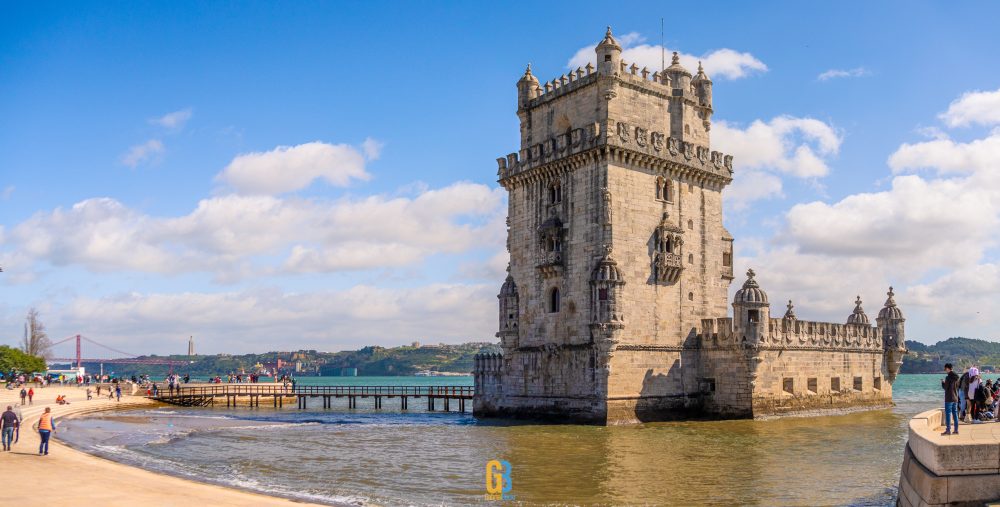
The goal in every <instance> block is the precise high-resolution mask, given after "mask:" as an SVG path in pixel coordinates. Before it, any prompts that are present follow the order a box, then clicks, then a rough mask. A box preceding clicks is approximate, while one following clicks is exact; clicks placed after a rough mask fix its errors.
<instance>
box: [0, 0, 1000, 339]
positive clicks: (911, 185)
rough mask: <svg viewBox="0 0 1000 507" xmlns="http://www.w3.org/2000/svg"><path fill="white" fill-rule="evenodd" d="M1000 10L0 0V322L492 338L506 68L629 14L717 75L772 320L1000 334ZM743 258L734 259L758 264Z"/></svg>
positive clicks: (633, 29) (509, 119)
mask: <svg viewBox="0 0 1000 507" xmlns="http://www.w3.org/2000/svg"><path fill="white" fill-rule="evenodd" d="M997 10H1000V8H998V7H997V6H996V5H995V4H987V3H967V4H961V5H958V6H956V5H944V4H940V3H937V4H935V3H930V2H928V3H915V2H879V3H868V2H856V3H851V2H846V3H845V2H838V3H827V4H818V3H791V2H780V3H779V2H775V3H753V4H750V3H744V2H733V3H712V4H705V5H703V4H691V6H688V5H687V4H680V3H677V4H665V3H662V2H649V3H643V2H628V3H623V4H621V5H616V6H615V7H613V8H611V7H609V5H608V4H607V3H599V2H570V3H558V2H550V3H541V4H540V3H536V2H532V3H489V4H488V3H467V2H454V3H430V2H427V3H416V2H408V3H404V2H399V3H378V2H366V3H343V4H337V3H309V2H295V3H287V2H286V3H263V2H259V3H229V4H222V3H188V2H171V3H164V2H158V3H152V2H150V3H142V2H130V3H89V2H77V3H72V4H70V3H57V4H45V5H38V4H35V3H27V2H24V3H7V4H5V7H4V12H5V15H4V16H3V17H2V19H0V117H2V118H4V120H5V121H4V127H3V128H0V210H2V214H0V265H2V266H3V268H4V271H5V273H4V274H3V275H0V342H4V343H9V342H13V341H15V340H16V339H17V338H18V337H19V336H20V334H21V329H22V323H23V316H24V314H25V313H26V311H27V309H28V308H29V307H31V306H35V307H38V308H39V309H40V310H41V312H42V316H43V319H44V320H45V322H46V323H47V325H48V326H49V329H50V332H51V334H52V335H53V336H54V337H56V338H61V337H63V336H67V335H70V334H75V333H83V334H85V335H87V336H90V337H91V338H93V339H96V340H98V341H103V342H105V343H108V344H109V345H113V346H116V347H118V348H124V349H126V350H130V351H136V352H159V353H169V352H182V351H183V350H184V347H185V344H186V337H187V336H188V335H192V334H193V335H195V337H196V341H198V343H199V349H200V351H202V352H206V353H209V352H222V351H233V352H240V351H264V350H271V349H290V348H300V347H302V348H318V349H323V350H338V349H343V348H353V347H357V346H361V345H365V344H369V343H381V344H384V345H395V344H400V343H409V342H410V341H414V340H419V341H423V342H439V341H444V342H460V341H466V340H488V339H492V333H493V332H494V329H493V328H494V327H495V320H496V318H495V304H496V299H495V293H496V290H497V288H498V287H499V283H500V282H501V280H502V273H503V267H504V265H505V262H506V260H505V258H504V256H503V237H502V232H503V214H504V212H505V204H504V195H503V192H502V191H501V190H500V189H498V188H497V185H496V183H495V175H496V172H495V171H496V169H495V163H494V162H493V160H494V158H496V157H497V156H502V155H504V154H506V153H508V152H511V151H514V150H516V148H517V146H516V144H517V142H518V131H517V118H516V116H515V114H514V111H515V108H516V104H515V87H514V84H515V82H516V80H517V79H518V78H519V77H520V75H521V73H522V72H523V69H524V66H525V64H526V63H527V62H531V63H532V68H533V70H534V73H535V75H537V76H539V77H540V78H541V79H543V80H546V79H552V78H555V77H557V76H558V75H559V74H562V73H564V72H566V71H567V70H568V69H569V67H568V65H569V64H570V62H571V61H573V62H574V64H576V63H579V62H580V61H581V60H579V59H578V58H579V57H578V56H577V55H583V56H584V57H585V56H586V55H588V54H590V53H589V51H590V50H589V48H590V47H592V46H593V45H594V44H595V43H596V42H597V41H598V40H599V39H600V38H601V37H602V35H603V31H604V27H605V25H609V24H610V25H612V27H613V29H614V31H615V33H616V35H617V36H618V37H619V38H620V40H622V41H623V42H627V45H626V54H625V56H626V59H630V60H638V61H640V63H643V62H648V63H647V64H648V65H650V66H651V68H652V67H653V66H655V65H656V62H658V61H659V56H658V55H659V51H660V50H659V44H660V33H659V31H660V22H659V21H660V18H661V17H663V18H664V19H665V34H664V35H665V36H664V43H665V46H666V48H667V50H668V51H679V52H681V53H682V55H683V56H684V58H683V61H684V63H685V64H686V65H690V66H693V65H696V64H695V62H696V61H697V60H698V59H703V60H705V61H706V68H707V70H708V72H709V74H710V75H711V77H712V78H713V79H714V81H715V90H714V98H715V103H714V105H715V115H714V118H713V120H714V122H715V124H714V126H713V130H712V136H713V148H717V149H721V150H723V151H727V152H730V153H733V154H734V155H735V156H736V160H735V164H736V173H737V176H736V180H735V181H734V183H733V186H732V188H731V189H730V190H727V194H726V199H727V200H726V204H727V226H728V227H729V229H730V231H731V232H732V233H733V234H734V235H735V237H736V238H737V243H736V248H737V256H738V263H737V267H738V268H744V267H746V266H750V265H752V266H754V268H755V269H756V270H757V272H758V273H759V276H758V279H759V280H760V282H761V284H762V285H763V286H764V288H765V289H767V290H768V292H769V293H770V294H771V298H772V301H774V302H775V303H774V305H775V308H774V309H772V312H774V313H779V314H780V312H781V309H782V308H783V304H778V302H780V301H784V300H786V299H789V298H792V299H794V300H795V301H796V312H797V314H798V315H799V317H800V318H809V319H816V320H827V319H829V320H835V321H841V320H843V319H844V318H846V316H847V315H848V314H849V313H850V312H851V310H852V308H853V299H854V296H855V295H856V294H858V293H860V294H861V296H862V298H864V299H865V301H866V304H865V308H866V309H867V311H868V313H869V314H870V315H872V316H874V314H875V313H877V311H878V308H879V307H880V306H881V303H882V301H883V300H884V298H885V296H884V292H885V290H886V287H887V286H888V285H889V284H894V285H895V286H896V287H897V294H898V296H897V301H898V302H899V303H900V304H901V305H902V306H903V309H904V311H906V313H907V316H908V319H909V320H908V331H909V333H908V337H910V338H912V339H918V340H921V341H927V342H933V341H936V340H938V339H940V338H944V337H947V336H951V335H959V334H961V335H965V336H973V337H983V338H994V337H996V336H997V335H998V331H1000V329H998V326H997V325H996V324H995V323H993V322H991V320H990V319H989V318H988V317H989V316H990V315H992V314H993V312H994V310H1000V308H997V306H998V304H1000V303H997V302H996V301H1000V298H998V297H996V296H998V295H1000V294H997V292H998V290H997V289H996V287H997V286H998V284H997V283H996V282H998V281H1000V274H998V273H1000V268H998V266H997V264H996V260H997V255H996V253H997V252H996V244H995V241H994V240H993V238H994V237H996V234H995V233H997V232H1000V225H998V224H1000V220H998V216H1000V181H998V180H997V178H996V176H995V175H994V174H993V173H994V172H995V171H994V170H993V168H995V167H997V164H998V162H1000V133H998V131H997V130H996V129H997V127H998V125H1000V68H998V67H997V66H996V65H991V62H993V61H995V53H996V50H997V48H998V47H1000V44H998V42H1000V36H998V35H997V34H996V31H995V29H994V27H993V26H991V25H992V22H993V20H995V19H998V14H1000V13H998V12H997ZM740 281H741V280H737V282H740Z"/></svg>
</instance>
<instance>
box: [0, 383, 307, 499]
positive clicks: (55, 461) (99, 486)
mask: <svg viewBox="0 0 1000 507" xmlns="http://www.w3.org/2000/svg"><path fill="white" fill-rule="evenodd" d="M19 392H20V389H14V390H7V389H0V410H6V409H7V406H8V405H15V404H18V403H20V399H19V397H18V393H19ZM57 394H65V395H66V399H67V400H68V401H69V402H70V404H69V405H55V404H54V403H53V402H43V401H42V400H43V399H45V400H54V399H55V396H56V395H57ZM34 399H35V403H34V404H33V405H24V406H22V407H21V410H22V412H23V417H24V421H23V422H22V424H23V426H22V428H21V440H20V442H18V443H16V444H14V445H12V446H11V449H12V450H11V451H10V452H0V462H4V463H5V464H6V465H8V466H10V468H11V473H10V474H9V475H7V476H6V478H7V479H8V480H9V481H10V482H11V483H12V484H23V485H29V486H26V487H25V488H24V489H19V488H16V487H11V488H8V490H7V495H6V499H7V500H14V501H37V500H44V501H45V502H46V503H52V502H56V503H69V502H72V503H78V502H79V501H80V500H82V499H87V500H88V502H89V503H99V504H101V505H109V506H116V505H121V506H132V505H136V504H139V505H142V504H146V505H166V506H172V505H176V506H178V507H180V506H184V507H188V506H189V505H190V504H191V503H192V502H201V503H202V504H203V505H213V506H215V505H219V506H233V507H237V506H246V505H267V506H270V505H273V506H305V505H326V504H318V503H312V502H309V501H307V500H299V499H295V498H289V497H284V496H277V495H270V494H266V493H262V492H257V491H254V490H250V489H245V488H239V487H237V486H230V485H223V484H219V483H216V482H208V481H199V480H195V479H191V478H187V477H180V476H178V475H173V474H169V473H165V472H154V471H152V470H147V469H145V468H139V467H135V466H130V465H126V464H124V463H120V462H117V461H114V460H111V459H108V458H105V457H103V456H98V455H95V454H90V453H89V452H86V451H84V450H81V449H77V448H75V447H73V446H70V445H68V444H65V443H63V442H61V441H60V439H59V427H60V426H61V425H62V423H63V422H65V421H66V420H67V419H73V418H77V417H81V416H86V415H88V414H94V413H98V412H109V411H115V410H122V409H126V410H127V409H141V408H146V407H158V406H161V405H162V404H161V403H157V402H155V401H152V400H149V399H147V398H144V397H140V396H131V395H125V394H123V395H122V401H121V402H120V403H119V402H117V401H114V400H108V399H107V398H102V399H97V398H95V399H93V400H90V401H88V400H87V399H86V390H85V388H78V387H76V386H58V385H55V386H49V387H46V388H42V389H35V397H34ZM45 407H52V413H53V416H54V418H55V420H56V434H55V435H54V436H53V438H52V440H51V441H50V444H49V447H50V449H49V455H48V456H39V455H38V452H37V450H38V444H39V441H40V440H39V437H38V433H36V432H35V431H34V430H33V429H32V428H31V426H32V425H33V424H34V423H35V422H36V421H37V419H38V417H39V416H40V415H41V413H42V412H43V411H44V410H45ZM8 466H4V468H8ZM53 470H60V471H65V472H67V473H60V474H58V475H53V474H52V472H53ZM46 482H48V483H50V484H51V486H50V487H48V488H46V489H45V491H44V492H43V493H40V492H39V491H38V489H39V488H38V485H42V484H44V483H46ZM181 492H182V493H181Z"/></svg>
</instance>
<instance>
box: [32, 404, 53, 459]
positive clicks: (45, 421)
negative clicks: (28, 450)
mask: <svg viewBox="0 0 1000 507" xmlns="http://www.w3.org/2000/svg"><path fill="white" fill-rule="evenodd" d="M35 427H36V428H37V429H38V436H39V437H41V438H42V442H41V443H40V444H38V455H39V456H42V455H45V456H48V455H49V438H50V437H52V434H53V433H55V432H56V420H55V419H53V418H52V407H45V413H44V414H42V417H40V418H38V424H37V425H36V426H35Z"/></svg>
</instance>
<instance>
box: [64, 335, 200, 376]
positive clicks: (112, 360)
mask: <svg viewBox="0 0 1000 507" xmlns="http://www.w3.org/2000/svg"><path fill="white" fill-rule="evenodd" d="M71 340H74V341H75V344H76V357H52V358H48V359H47V361H48V362H49V363H71V364H72V363H76V367H77V368H80V367H82V365H83V363H91V364H101V365H105V364H149V365H166V366H170V369H171V371H173V368H174V366H181V365H186V364H190V361H182V360H178V359H167V358H159V357H148V356H147V357H141V356H139V355H138V354H131V353H129V352H125V351H124V350H119V349H116V348H114V347H109V346H107V345H104V344H103V343H100V342H98V341H96V340H92V339H90V338H87V337H86V336H83V335H74V336H70V337H67V338H64V339H62V340H59V341H57V342H53V343H52V348H53V349H55V348H56V347H57V346H58V345H62V344H64V343H71V344H72V343H74V342H71ZM83 342H87V344H89V345H93V346H95V347H97V348H98V349H100V350H101V354H102V355H105V354H108V355H118V356H121V357H101V358H91V357H83Z"/></svg>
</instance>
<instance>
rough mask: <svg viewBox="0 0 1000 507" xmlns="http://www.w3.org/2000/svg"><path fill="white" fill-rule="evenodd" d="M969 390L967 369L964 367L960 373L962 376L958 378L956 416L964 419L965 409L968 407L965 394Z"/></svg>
mask: <svg viewBox="0 0 1000 507" xmlns="http://www.w3.org/2000/svg"><path fill="white" fill-rule="evenodd" d="M968 392H969V370H968V369H966V370H965V373H962V377H961V378H960V379H958V405H959V406H958V410H959V412H960V413H959V415H958V418H959V419H961V420H963V421H964V420H965V414H966V410H967V409H968V399H966V395H967V394H968Z"/></svg>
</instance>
